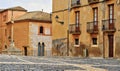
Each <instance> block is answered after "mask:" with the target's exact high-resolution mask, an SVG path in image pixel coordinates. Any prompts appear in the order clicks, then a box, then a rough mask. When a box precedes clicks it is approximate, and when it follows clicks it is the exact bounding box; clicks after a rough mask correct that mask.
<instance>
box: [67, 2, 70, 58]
mask: <svg viewBox="0 0 120 71" xmlns="http://www.w3.org/2000/svg"><path fill="white" fill-rule="evenodd" d="M69 24H70V0H68V30H67V56H69V29H70V27H69Z"/></svg>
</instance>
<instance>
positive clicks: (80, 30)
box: [52, 0, 120, 58]
mask: <svg viewBox="0 0 120 71" xmlns="http://www.w3.org/2000/svg"><path fill="white" fill-rule="evenodd" d="M119 13H120V0H53V14H52V32H53V36H52V40H53V55H59V56H67V55H69V56H79V57H105V58H109V57H114V58H119V57H120V54H119V51H120V49H119V47H120V46H119V44H120V32H119V29H120V28H119V26H120V25H119V23H120V20H119V19H120V14H119ZM58 31H59V32H58ZM59 33H61V34H59ZM64 38H65V39H64ZM62 49H66V50H64V51H61V50H62Z"/></svg>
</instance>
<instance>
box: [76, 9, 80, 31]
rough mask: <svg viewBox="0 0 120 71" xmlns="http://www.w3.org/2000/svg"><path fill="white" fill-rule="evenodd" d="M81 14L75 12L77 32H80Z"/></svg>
mask: <svg viewBox="0 0 120 71" xmlns="http://www.w3.org/2000/svg"><path fill="white" fill-rule="evenodd" d="M79 15H80V12H79V11H76V12H75V31H76V32H78V31H79V20H80V18H79V17H80V16H79Z"/></svg>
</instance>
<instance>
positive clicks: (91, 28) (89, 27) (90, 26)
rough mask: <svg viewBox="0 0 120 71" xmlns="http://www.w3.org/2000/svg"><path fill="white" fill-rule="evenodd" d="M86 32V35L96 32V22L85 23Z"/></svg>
mask: <svg viewBox="0 0 120 71" xmlns="http://www.w3.org/2000/svg"><path fill="white" fill-rule="evenodd" d="M87 32H88V33H95V32H98V21H93V22H87Z"/></svg>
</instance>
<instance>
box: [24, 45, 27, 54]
mask: <svg viewBox="0 0 120 71" xmlns="http://www.w3.org/2000/svg"><path fill="white" fill-rule="evenodd" d="M24 55H25V56H27V47H24Z"/></svg>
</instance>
